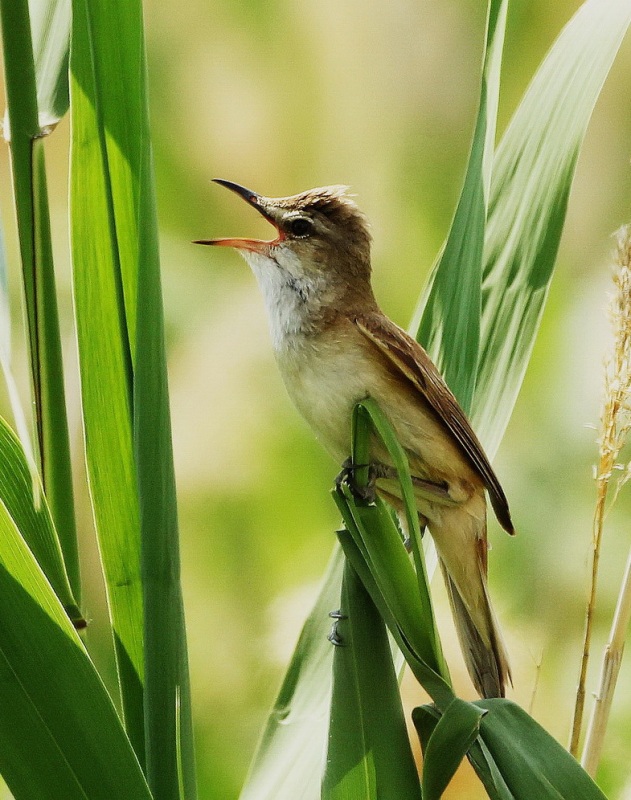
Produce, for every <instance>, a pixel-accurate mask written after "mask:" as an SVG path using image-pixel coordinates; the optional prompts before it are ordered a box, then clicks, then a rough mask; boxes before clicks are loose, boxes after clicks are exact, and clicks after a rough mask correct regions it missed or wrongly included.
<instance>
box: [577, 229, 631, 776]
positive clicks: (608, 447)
mask: <svg viewBox="0 0 631 800" xmlns="http://www.w3.org/2000/svg"><path fill="white" fill-rule="evenodd" d="M617 245H618V246H617V253H616V262H615V266H614V274H613V280H614V284H615V293H614V295H613V297H612V298H611V305H610V315H611V325H612V329H613V336H614V341H613V353H612V355H611V356H609V358H608V359H607V361H606V364H605V386H604V389H605V391H604V403H603V408H602V412H601V420H600V423H601V424H600V431H601V433H600V439H599V459H598V465H597V468H596V475H595V478H596V508H595V511H594V520H593V526H592V565H591V567H592V568H591V580H590V587H589V597H588V602H587V611H586V616H585V635H584V639H583V655H582V658H581V669H580V676H579V682H578V690H577V693H576V704H575V708H574V719H573V721H572V734H571V740H570V752H571V753H572V755H574V756H576V755H577V753H578V745H579V740H580V736H581V727H582V720H583V709H584V705H585V681H586V677H587V666H588V663H589V653H590V644H591V637H592V629H593V621H594V608H595V603H596V588H597V582H598V564H599V559H600V547H601V542H602V535H603V523H604V519H605V509H606V502H607V496H608V493H609V490H610V488H611V483H612V478H613V476H614V473H616V472H617V474H618V476H619V477H618V478H617V479H615V480H614V496H613V499H612V503H613V502H614V501H615V499H616V497H617V495H618V492H619V491H620V488H621V487H622V485H623V484H624V483H626V481H627V480H628V479H629V478H630V477H631V464H628V465H626V467H621V466H620V465H619V464H618V458H619V456H620V452H621V450H622V447H623V445H624V443H625V441H626V439H627V437H628V434H629V431H630V430H631V226H627V227H624V228H622V229H621V230H620V231H619V232H618V236H617ZM630 611H631V561H629V563H628V564H627V569H626V571H625V577H624V579H623V584H622V587H621V590H620V597H619V601H618V608H617V609H616V614H615V618H614V626H613V628H612V633H611V636H610V640H609V643H608V645H607V648H606V650H605V655H604V658H603V671H602V673H601V685H600V689H599V692H598V694H597V695H596V705H595V708H594V714H593V715H592V719H591V721H590V729H589V733H588V737H587V741H586V745H585V750H584V753H583V766H585V767H586V769H588V771H589V772H590V773H592V774H593V773H594V772H595V770H596V766H597V764H598V759H599V755H600V749H601V747H602V739H603V737H604V733H605V728H606V724H607V717H608V713H609V708H610V707H611V699H612V696H613V690H614V688H615V683H616V678H617V674H618V668H619V665H620V661H621V658H622V648H623V645H624V635H625V631H626V628H627V623H628V620H629V613H630Z"/></svg>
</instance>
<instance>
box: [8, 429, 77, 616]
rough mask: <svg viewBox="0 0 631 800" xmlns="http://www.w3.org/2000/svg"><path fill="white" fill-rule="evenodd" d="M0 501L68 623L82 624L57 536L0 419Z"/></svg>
mask: <svg viewBox="0 0 631 800" xmlns="http://www.w3.org/2000/svg"><path fill="white" fill-rule="evenodd" d="M0 501H1V502H2V503H4V505H5V507H6V509H7V512H8V514H9V515H10V516H11V518H12V519H13V521H14V523H15V525H16V526H17V528H18V530H19V531H20V533H21V534H22V537H23V538H24V541H25V542H26V544H27V545H28V547H29V548H30V550H31V552H32V553H33V555H34V556H35V558H36V559H37V562H38V564H39V565H40V567H41V569H42V570H43V571H44V574H45V575H46V577H47V579H48V581H49V582H50V584H51V586H52V587H53V589H54V591H55V594H56V595H57V597H58V598H59V601H60V602H61V604H62V605H63V607H64V608H65V610H66V613H67V614H68V616H69V617H70V619H71V620H73V622H74V623H75V624H76V625H77V626H78V627H83V625H84V624H85V620H83V618H82V616H81V612H80V610H79V608H78V607H77V604H76V601H75V599H74V597H73V596H72V590H71V589H70V584H69V582H68V575H67V573H66V567H65V565H64V562H63V557H62V554H61V547H60V545H59V539H58V537H57V532H56V530H55V526H54V524H53V521H52V518H51V515H50V510H49V508H48V503H47V501H46V499H45V498H44V497H43V496H42V494H41V488H40V487H37V489H36V491H34V489H33V476H32V473H31V471H30V466H29V464H28V461H27V459H26V456H25V455H24V450H23V448H22V445H21V444H20V442H19V441H18V439H17V437H16V436H15V434H14V433H13V431H12V430H11V428H10V427H9V426H8V425H7V423H6V422H5V421H4V420H3V419H2V418H1V417H0Z"/></svg>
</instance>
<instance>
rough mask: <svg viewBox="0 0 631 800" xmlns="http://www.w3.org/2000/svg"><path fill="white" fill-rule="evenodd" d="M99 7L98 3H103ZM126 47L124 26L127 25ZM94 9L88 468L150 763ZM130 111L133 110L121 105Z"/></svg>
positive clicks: (83, 95) (77, 193)
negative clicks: (145, 731) (145, 728)
mask: <svg viewBox="0 0 631 800" xmlns="http://www.w3.org/2000/svg"><path fill="white" fill-rule="evenodd" d="M93 7H94V6H93ZM117 26H118V30H119V38H120V41H121V42H123V41H125V38H126V37H125V35H124V28H123V27H122V20H118V21H117ZM98 44H100V46H101V47H102V46H104V43H103V42H102V41H100V40H99V41H98V42H97V41H96V40H95V39H94V38H93V29H92V26H91V25H90V20H89V18H88V16H87V8H86V3H84V2H82V0H77V2H75V3H74V4H73V33H72V54H71V69H72V74H71V84H70V97H71V123H72V147H71V154H70V158H71V163H70V229H71V247H72V264H73V284H74V301H75V314H76V324H77V337H78V343H79V366H80V374H81V396H82V408H83V425H84V431H85V445H86V464H87V470H88V478H89V486H90V496H91V499H92V507H93V511H94V520H95V524H96V530H97V534H98V537H99V545H100V551H101V557H102V560H103V568H104V572H105V579H106V589H107V594H108V601H109V606H110V615H111V620H112V628H113V633H114V642H115V645H116V655H117V665H118V673H119V683H120V688H121V696H122V701H123V715H124V719H125V726H126V729H127V732H128V735H129V737H130V739H131V741H132V744H133V745H134V749H135V751H136V753H137V755H138V757H139V759H140V761H141V762H142V761H143V760H144V752H145V747H144V706H143V681H144V656H143V628H144V618H143V598H142V586H141V579H140V519H139V509H138V491H137V480H136V469H135V460H134V452H133V433H132V415H133V410H132V393H133V384H132V381H133V378H132V365H131V355H130V350H129V341H128V331H127V325H126V315H125V308H124V304H123V299H122V289H121V275H120V256H119V250H118V244H117V241H118V240H117V229H116V225H115V219H114V211H113V207H112V192H113V186H112V175H111V173H110V170H109V159H108V155H109V154H108V151H107V149H106V148H105V138H106V134H105V130H104V124H103V118H102V117H103V113H104V111H103V108H102V103H101V97H100V92H99V87H98V86H97V83H96V77H95V73H96V64H95V59H96V52H95V49H96V47H97V45H98ZM120 112H121V113H124V106H122V107H121V109H120Z"/></svg>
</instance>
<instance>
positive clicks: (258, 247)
mask: <svg viewBox="0 0 631 800" xmlns="http://www.w3.org/2000/svg"><path fill="white" fill-rule="evenodd" d="M214 182H215V183H218V184H220V185H221V186H225V187H226V188H227V189H230V190H231V191H233V192H235V193H236V194H238V195H239V196H240V197H242V198H243V199H244V200H245V201H246V203H249V204H250V205H251V206H252V207H253V208H255V209H256V210H257V211H258V212H259V214H261V215H262V216H263V217H265V219H266V220H268V221H269V222H271V223H272V225H273V226H274V227H275V228H276V231H277V234H278V235H277V236H276V238H275V239H270V240H265V239H233V238H230V239H198V240H197V241H195V242H193V244H211V245H215V246H216V247H234V248H236V249H237V250H250V251H252V252H254V253H263V252H266V251H267V250H268V249H269V248H270V247H271V246H272V245H275V244H278V243H279V242H280V241H282V240H283V238H284V235H283V232H282V231H281V230H280V228H279V226H278V223H277V222H276V220H275V219H274V217H273V216H272V215H271V214H270V213H269V211H268V210H267V209H266V207H265V198H263V197H261V196H260V195H259V194H257V193H256V192H253V191H252V190H251V189H246V188H245V186H239V184H238V183H232V182H231V181H224V180H222V179H221V178H215V180H214Z"/></svg>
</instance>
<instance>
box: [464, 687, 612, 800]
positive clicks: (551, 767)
mask: <svg viewBox="0 0 631 800" xmlns="http://www.w3.org/2000/svg"><path fill="white" fill-rule="evenodd" d="M473 705H475V706H476V707H477V708H479V709H484V710H485V711H487V712H488V713H487V714H485V715H484V717H483V718H482V720H481V723H480V738H481V740H482V742H483V744H484V746H485V748H486V752H487V753H488V757H490V759H492V761H493V762H494V764H495V767H496V768H497V771H498V772H499V773H500V775H501V777H502V781H503V782H504V783H505V785H506V787H508V789H509V790H510V792H511V793H512V796H513V797H514V798H515V800H532V798H533V797H536V798H537V800H606V798H605V795H604V794H603V793H602V792H601V790H600V789H599V788H598V787H597V786H596V784H595V783H594V782H593V780H592V779H591V778H590V777H589V775H588V774H587V773H586V772H585V770H584V769H583V768H582V767H581V765H580V764H579V763H578V761H576V760H575V759H574V757H573V756H571V755H570V754H569V753H568V751H567V750H566V749H565V748H564V747H562V746H561V745H560V744H559V743H558V742H557V741H556V739H553V738H552V736H550V734H549V733H547V732H546V731H545V730H544V729H543V728H542V727H541V725H539V724H538V723H537V722H535V720H534V719H533V718H532V717H530V716H529V715H528V714H527V713H526V712H525V711H524V710H523V709H521V708H520V707H519V706H517V705H516V704H515V703H512V702H511V701H509V700H480V701H478V702H476V703H474V704H473ZM472 763H473V766H474V767H476V766H477V765H476V761H475V760H472ZM500 796H502V795H500Z"/></svg>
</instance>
